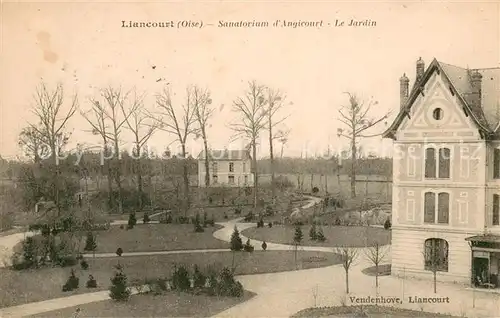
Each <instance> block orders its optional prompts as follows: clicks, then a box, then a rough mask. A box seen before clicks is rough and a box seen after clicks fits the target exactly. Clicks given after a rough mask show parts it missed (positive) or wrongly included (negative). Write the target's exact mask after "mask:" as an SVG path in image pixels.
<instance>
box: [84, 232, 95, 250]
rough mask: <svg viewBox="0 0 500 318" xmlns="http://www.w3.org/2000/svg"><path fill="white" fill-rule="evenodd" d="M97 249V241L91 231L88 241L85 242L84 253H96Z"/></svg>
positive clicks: (88, 234)
mask: <svg viewBox="0 0 500 318" xmlns="http://www.w3.org/2000/svg"><path fill="white" fill-rule="evenodd" d="M96 249H97V241H96V237H95V236H94V234H93V233H92V232H91V231H89V232H88V233H87V239H86V241H85V247H84V248H83V250H84V251H95V250H96Z"/></svg>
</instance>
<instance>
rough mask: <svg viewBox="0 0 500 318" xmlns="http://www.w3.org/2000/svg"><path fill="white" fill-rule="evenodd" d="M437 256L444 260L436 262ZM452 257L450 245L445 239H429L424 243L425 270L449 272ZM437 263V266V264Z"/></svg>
mask: <svg viewBox="0 0 500 318" xmlns="http://www.w3.org/2000/svg"><path fill="white" fill-rule="evenodd" d="M436 254H443V255H440V257H439V258H442V260H439V259H438V260H437V261H436V257H435V255H436ZM449 257H450V244H449V243H448V241H446V240H445V239H441V238H436V237H432V238H428V239H426V240H425V241H424V270H427V271H434V270H436V271H437V272H448V270H449V261H450V259H449ZM436 263H437V264H436Z"/></svg>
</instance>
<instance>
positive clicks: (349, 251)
mask: <svg viewBox="0 0 500 318" xmlns="http://www.w3.org/2000/svg"><path fill="white" fill-rule="evenodd" d="M334 251H335V253H336V254H338V255H340V258H341V261H342V267H343V268H344V271H345V288H346V293H347V294H349V270H350V269H351V266H352V264H353V263H354V262H355V261H356V259H357V258H358V255H359V250H358V249H356V248H353V247H347V246H342V247H337V248H335V250H334Z"/></svg>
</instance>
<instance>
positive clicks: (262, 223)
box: [257, 219, 264, 227]
mask: <svg viewBox="0 0 500 318" xmlns="http://www.w3.org/2000/svg"><path fill="white" fill-rule="evenodd" d="M257 227H264V220H263V219H260V220H259V221H258V222H257Z"/></svg>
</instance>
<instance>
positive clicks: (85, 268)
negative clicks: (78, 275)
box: [80, 259, 89, 270]
mask: <svg viewBox="0 0 500 318" xmlns="http://www.w3.org/2000/svg"><path fill="white" fill-rule="evenodd" d="M80 267H81V268H82V269H83V270H87V269H88V268H89V263H87V261H86V260H84V259H82V260H81V261H80Z"/></svg>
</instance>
